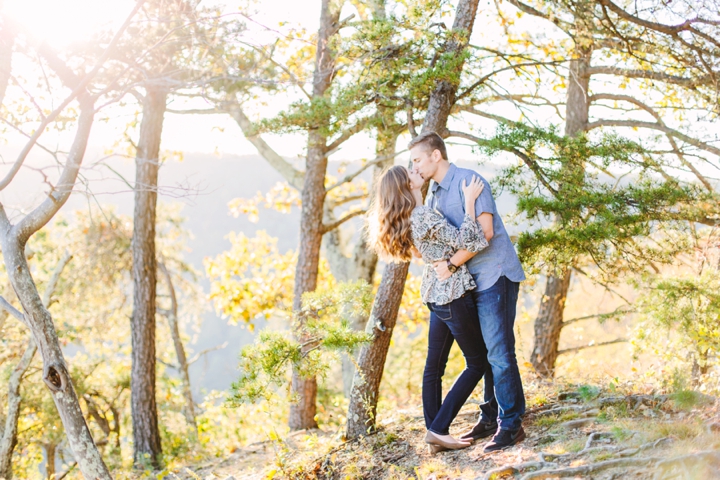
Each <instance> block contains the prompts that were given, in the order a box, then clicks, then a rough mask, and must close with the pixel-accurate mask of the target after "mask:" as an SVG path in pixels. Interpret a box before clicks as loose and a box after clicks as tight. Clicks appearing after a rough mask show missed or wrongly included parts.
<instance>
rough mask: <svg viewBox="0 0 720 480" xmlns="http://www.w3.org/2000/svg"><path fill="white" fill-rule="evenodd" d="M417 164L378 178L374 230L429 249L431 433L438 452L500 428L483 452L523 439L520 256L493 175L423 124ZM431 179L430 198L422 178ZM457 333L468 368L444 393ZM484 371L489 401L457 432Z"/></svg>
mask: <svg viewBox="0 0 720 480" xmlns="http://www.w3.org/2000/svg"><path fill="white" fill-rule="evenodd" d="M408 148H409V149H410V156H411V159H412V168H410V169H408V168H405V167H402V166H397V165H396V166H393V167H390V168H389V169H387V170H386V171H385V172H384V173H383V174H382V175H381V177H380V179H379V180H378V182H377V187H376V188H377V191H376V195H375V200H374V205H373V206H372V207H371V215H370V228H369V230H368V237H369V240H370V245H371V246H372V248H373V249H374V250H375V251H376V252H377V253H378V254H379V256H380V257H382V258H384V259H387V260H391V261H402V262H405V261H409V260H410V259H411V258H412V256H418V257H422V259H423V261H424V263H425V269H424V271H423V277H422V287H421V295H422V300H423V303H425V304H426V305H427V307H428V309H429V310H430V326H429V330H428V351H427V359H426V361H425V370H424V372H423V382H422V401H423V413H424V416H425V426H426V428H427V434H426V436H425V442H426V443H428V444H429V446H430V449H431V451H432V452H433V453H437V452H440V451H443V450H457V449H460V448H466V447H469V446H470V445H471V444H472V442H473V441H475V440H478V439H481V438H486V437H490V436H492V439H491V440H490V441H489V442H488V443H487V444H486V445H485V448H484V451H485V452H492V451H496V450H502V449H504V448H507V447H510V446H511V445H515V444H516V443H518V442H520V441H522V440H523V439H524V438H525V432H524V430H523V428H522V415H523V414H524V413H525V396H524V394H523V387H522V380H521V378H520V372H519V370H518V365H517V359H516V357H515V334H514V331H513V328H514V324H515V311H516V305H517V299H518V292H519V287H520V282H521V281H522V280H524V279H525V274H524V272H523V269H522V266H521V264H520V260H519V259H518V256H517V253H516V252H515V248H514V247H513V245H512V243H511V241H510V237H509V235H508V233H507V231H506V230H505V225H504V224H503V221H502V218H500V215H499V214H498V212H497V208H496V206H495V200H494V199H493V196H492V193H491V189H490V186H489V184H488V183H487V181H486V180H485V179H484V178H482V177H481V176H480V175H478V174H477V173H476V172H474V171H472V170H468V169H465V168H459V167H457V166H456V165H455V164H452V163H450V162H449V161H448V155H447V149H446V147H445V142H444V141H443V139H442V137H440V135H438V134H437V133H435V132H425V133H423V134H420V135H418V136H417V137H415V138H414V139H413V140H412V141H411V142H410V144H409V145H408ZM430 180H432V181H433V182H432V184H431V187H430V189H429V193H428V198H427V201H426V204H425V205H424V204H423V201H422V194H421V191H420V189H421V187H422V186H423V184H424V183H425V182H426V181H430ZM453 342H457V343H458V346H459V347H460V350H461V351H462V355H463V357H464V358H465V369H464V370H463V371H462V373H461V374H460V376H458V378H457V379H456V380H455V383H454V384H453V386H452V388H450V390H449V391H448V392H447V395H446V396H445V398H444V399H443V396H442V377H443V374H444V373H445V366H446V365H447V361H448V355H449V353H450V348H451V347H452V345H453ZM483 377H484V378H485V393H484V403H483V404H481V405H480V415H479V418H478V421H477V423H476V424H475V426H474V427H473V428H472V430H470V431H468V432H466V433H464V434H462V435H461V436H460V438H459V439H456V438H454V437H453V436H451V435H450V430H449V428H450V424H451V423H452V422H453V420H454V419H455V417H456V416H457V414H458V412H459V411H460V408H461V407H462V406H463V404H464V403H465V401H466V400H467V399H468V397H469V396H470V394H471V393H472V392H473V390H474V389H475V387H476V386H477V384H478V382H479V381H480V379H481V378H483Z"/></svg>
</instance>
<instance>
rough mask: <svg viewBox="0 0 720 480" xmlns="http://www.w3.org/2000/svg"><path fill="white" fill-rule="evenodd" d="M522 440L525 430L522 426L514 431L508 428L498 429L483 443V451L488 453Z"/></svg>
mask: <svg viewBox="0 0 720 480" xmlns="http://www.w3.org/2000/svg"><path fill="white" fill-rule="evenodd" d="M523 440H525V430H523V428H522V427H520V429H519V430H515V431H514V432H511V431H510V430H498V432H497V433H496V434H495V436H494V437H493V438H492V440H490V441H489V442H488V443H487V445H485V448H484V449H483V452H485V453H488V452H497V451H498V450H504V449H506V448H508V447H511V446H513V445H515V444H516V443H519V442H522V441H523Z"/></svg>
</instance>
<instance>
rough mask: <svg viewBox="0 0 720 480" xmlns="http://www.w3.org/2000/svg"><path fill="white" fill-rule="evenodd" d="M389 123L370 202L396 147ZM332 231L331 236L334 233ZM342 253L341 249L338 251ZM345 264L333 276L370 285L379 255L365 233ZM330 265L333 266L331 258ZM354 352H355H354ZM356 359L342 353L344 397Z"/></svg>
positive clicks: (380, 136)
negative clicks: (369, 245)
mask: <svg viewBox="0 0 720 480" xmlns="http://www.w3.org/2000/svg"><path fill="white" fill-rule="evenodd" d="M388 125H389V126H388V127H386V128H379V129H378V132H377V141H376V144H375V154H376V156H378V157H386V158H387V160H385V161H383V162H381V163H379V164H378V165H376V166H375V167H374V168H373V176H372V182H371V186H370V196H369V202H370V203H372V201H373V199H374V198H375V184H376V182H377V179H378V178H379V177H380V174H381V173H382V172H383V171H384V170H385V169H386V168H387V167H389V166H391V165H392V164H393V163H394V162H393V158H394V157H393V155H394V154H395V149H396V145H397V139H398V134H397V132H396V131H397V125H391V120H389V121H388ZM333 235H334V236H333ZM327 237H330V239H329V240H330V241H329V242H328V244H331V242H335V243H336V244H337V247H336V248H337V249H338V250H339V249H340V247H341V240H340V234H339V232H338V231H337V229H336V230H334V231H332V232H330V233H328V234H327V235H326V238H327ZM340 254H342V252H340ZM335 255H336V256H337V255H338V254H337V253H336V254H335ZM344 259H345V264H346V265H347V267H346V269H345V271H343V272H338V273H340V274H341V275H340V276H338V274H336V272H335V271H333V275H334V276H335V279H336V280H339V281H343V282H347V281H353V280H365V281H366V282H367V283H368V284H370V285H372V283H373V276H374V275H375V268H376V267H377V262H378V257H377V255H376V254H375V252H373V251H372V250H371V249H369V248H368V245H367V241H366V239H365V235H360V239H359V240H358V242H357V244H356V245H355V248H354V249H353V256H352V258H346V257H344ZM331 268H332V262H331ZM367 320H368V319H367V317H365V316H356V317H355V318H353V319H352V320H351V321H352V323H351V325H352V327H353V329H355V330H358V331H360V330H363V329H364V328H365V325H366V324H367ZM353 355H354V354H353ZM355 363H356V361H354V360H353V358H352V357H351V356H350V354H343V356H342V379H343V394H344V395H345V397H347V398H350V395H351V393H352V382H353V378H354V377H355Z"/></svg>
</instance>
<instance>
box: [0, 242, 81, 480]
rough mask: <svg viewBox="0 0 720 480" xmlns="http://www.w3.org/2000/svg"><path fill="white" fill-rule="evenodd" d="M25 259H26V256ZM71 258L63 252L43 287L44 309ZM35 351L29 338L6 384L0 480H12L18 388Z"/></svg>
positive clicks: (5, 315) (18, 402)
mask: <svg viewBox="0 0 720 480" xmlns="http://www.w3.org/2000/svg"><path fill="white" fill-rule="evenodd" d="M25 258H26V259H27V256H26V257H25ZM71 258H72V255H70V254H69V253H67V252H65V254H64V255H63V256H62V257H61V258H60V261H59V262H58V264H57V266H56V267H55V271H54V272H53V274H52V276H51V277H50V281H49V282H48V284H47V286H46V287H45V293H44V294H43V299H42V303H43V306H44V307H45V308H49V307H50V304H51V302H52V296H53V294H54V293H55V288H56V287H57V283H58V280H60V274H62V271H63V270H64V269H65V266H66V265H67V264H68V262H70V259H71ZM10 288H12V286H10ZM2 313H3V314H4V317H7V316H8V314H9V312H8V310H6V309H3V310H2ZM18 315H19V312H18ZM18 320H20V319H18ZM0 328H1V326H0ZM0 333H1V332H0ZM36 351H37V346H36V345H35V341H34V340H33V339H32V338H30V340H29V341H28V346H27V348H26V349H25V353H23V356H22V357H21V358H20V362H19V363H18V364H17V366H16V367H15V370H13V373H12V374H11V375H10V380H9V382H8V414H7V416H6V417H5V418H4V419H3V423H4V427H3V426H2V425H0V428H2V430H0V478H5V479H7V480H10V478H12V463H11V462H12V454H13V450H14V449H15V447H16V446H17V430H18V420H19V418H20V404H21V403H22V397H21V395H20V386H21V384H22V379H23V376H24V375H25V372H27V369H28V368H29V367H30V364H31V363H32V359H33V357H34V356H35V352H36ZM0 417H1V415H0Z"/></svg>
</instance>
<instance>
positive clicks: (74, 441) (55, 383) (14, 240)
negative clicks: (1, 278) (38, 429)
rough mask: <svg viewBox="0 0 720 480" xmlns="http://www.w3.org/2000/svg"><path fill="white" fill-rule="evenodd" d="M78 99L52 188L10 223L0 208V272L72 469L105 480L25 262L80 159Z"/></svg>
mask: <svg viewBox="0 0 720 480" xmlns="http://www.w3.org/2000/svg"><path fill="white" fill-rule="evenodd" d="M78 101H79V104H80V115H79V117H78V126H77V133H76V134H75V140H74V141H73V145H72V147H71V148H70V152H69V153H68V160H67V162H66V164H65V166H64V167H63V170H62V173H61V174H60V178H59V179H58V182H57V184H56V186H55V188H54V190H53V191H52V192H51V193H49V194H48V198H46V199H45V200H43V202H42V203H41V204H40V205H39V206H38V207H36V208H35V209H34V210H33V211H32V212H30V213H28V214H27V215H25V216H24V217H23V218H22V219H21V220H20V221H19V222H18V223H17V224H16V225H12V224H11V223H10V221H9V219H8V218H7V214H6V213H5V210H4V208H3V207H2V205H0V242H1V243H2V254H3V258H4V260H5V271H6V272H7V273H8V277H9V279H10V283H11V285H12V287H13V290H15V294H16V295H17V298H18V300H20V303H21V304H22V307H23V310H24V312H25V314H24V315H23V316H21V317H22V318H23V319H24V323H25V324H26V325H27V326H28V328H29V329H30V331H31V332H32V335H33V338H34V339H35V345H36V346H37V347H38V349H39V350H40V354H41V356H42V359H43V375H42V378H43V381H44V382H45V385H46V386H47V387H48V389H49V390H50V394H51V395H52V397H53V401H54V402H55V406H56V408H57V410H58V414H59V415H60V419H61V420H62V423H63V426H64V427H65V434H66V435H67V439H68V444H69V445H70V449H71V450H72V452H73V456H74V457H75V460H76V461H77V463H78V467H79V468H80V471H81V472H82V474H83V476H84V477H85V478H88V479H110V478H111V477H110V473H109V472H108V470H107V467H106V466H105V463H104V462H103V459H102V456H101V455H100V452H99V451H98V449H97V446H96V445H95V442H94V441H93V438H92V435H91V434H90V430H89V429H88V426H87V423H86V422H85V417H84V416H83V412H82V409H81V408H80V402H79V401H78V397H77V393H76V392H75V388H74V387H73V384H72V380H71V379H70V373H69V371H68V368H67V364H66V363H65V358H64V356H63V353H62V349H61V348H60V342H59V341H58V336H57V332H56V331H55V325H54V324H53V320H52V316H51V315H50V312H48V310H47V308H46V307H45V305H44V304H43V300H42V299H41V298H40V295H39V293H38V290H37V287H36V285H35V282H34V281H33V278H32V275H31V274H30V268H29V266H28V263H27V259H26V258H25V244H26V243H27V240H28V239H29V238H30V236H32V235H33V234H34V233H35V232H37V230H39V229H40V228H42V226H43V225H45V224H46V223H47V222H48V221H49V220H50V219H51V218H52V217H53V215H54V214H55V213H56V212H57V211H58V210H59V209H60V208H61V207H62V206H63V205H64V204H65V202H66V201H67V199H68V197H69V196H70V192H71V191H72V188H73V186H74V185H75V181H76V179H77V175H78V172H79V170H80V165H81V163H82V160H83V158H84V156H85V149H86V147H87V141H88V138H89V136H90V129H91V127H92V124H93V120H94V105H93V104H92V101H91V100H90V99H89V96H88V95H87V94H85V93H83V94H80V95H79V96H78Z"/></svg>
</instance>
